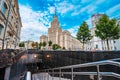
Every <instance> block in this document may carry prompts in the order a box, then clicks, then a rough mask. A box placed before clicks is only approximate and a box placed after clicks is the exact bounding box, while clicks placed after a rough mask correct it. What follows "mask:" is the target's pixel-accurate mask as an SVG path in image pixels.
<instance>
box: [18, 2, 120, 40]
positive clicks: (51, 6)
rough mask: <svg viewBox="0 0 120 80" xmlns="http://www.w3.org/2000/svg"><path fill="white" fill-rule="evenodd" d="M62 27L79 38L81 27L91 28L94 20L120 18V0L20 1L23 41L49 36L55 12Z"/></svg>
mask: <svg viewBox="0 0 120 80" xmlns="http://www.w3.org/2000/svg"><path fill="white" fill-rule="evenodd" d="M55 7H56V10H57V16H58V19H59V22H60V27H61V28H62V29H63V30H68V31H70V32H71V34H72V35H73V36H76V33H77V30H78V27H79V26H80V24H81V23H82V22H83V21H86V22H87V23H88V25H89V27H90V28H91V16H92V15H93V14H96V13H105V14H107V15H108V16H109V17H110V18H120V0H19V8H20V15H21V19H22V24H23V27H22V30H21V41H24V40H34V41H39V39H40V36H41V35H42V34H46V35H47V30H48V28H49V27H50V22H51V21H52V18H53V15H54V12H55V11H54V10H55Z"/></svg>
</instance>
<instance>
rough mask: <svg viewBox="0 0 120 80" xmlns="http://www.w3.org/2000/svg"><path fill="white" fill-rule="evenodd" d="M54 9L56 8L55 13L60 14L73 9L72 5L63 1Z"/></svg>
mask: <svg viewBox="0 0 120 80" xmlns="http://www.w3.org/2000/svg"><path fill="white" fill-rule="evenodd" d="M56 7H57V12H59V13H61V14H65V13H67V12H69V11H71V10H73V9H74V5H72V4H70V3H68V2H67V1H63V2H61V3H59V4H57V5H56Z"/></svg>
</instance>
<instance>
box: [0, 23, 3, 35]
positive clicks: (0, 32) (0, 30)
mask: <svg viewBox="0 0 120 80" xmlns="http://www.w3.org/2000/svg"><path fill="white" fill-rule="evenodd" d="M2 29H3V26H2V25H1V24H0V35H1V34H2Z"/></svg>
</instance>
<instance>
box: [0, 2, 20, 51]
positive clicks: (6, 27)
mask: <svg viewBox="0 0 120 80" xmlns="http://www.w3.org/2000/svg"><path fill="white" fill-rule="evenodd" d="M21 27H22V23H21V18H20V13H19V6H18V0H0V49H2V48H4V49H6V48H10V49H15V48H18V47H19V42H20V31H21Z"/></svg>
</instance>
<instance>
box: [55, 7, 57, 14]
mask: <svg viewBox="0 0 120 80" xmlns="http://www.w3.org/2000/svg"><path fill="white" fill-rule="evenodd" d="M56 12H57V9H56V7H55V16H56Z"/></svg>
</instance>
